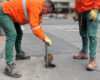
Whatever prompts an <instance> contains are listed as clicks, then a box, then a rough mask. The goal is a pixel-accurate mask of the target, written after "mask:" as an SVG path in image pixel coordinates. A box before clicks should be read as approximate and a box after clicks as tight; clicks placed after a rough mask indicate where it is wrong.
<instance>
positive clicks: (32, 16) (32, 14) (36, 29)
mask: <svg viewBox="0 0 100 80" xmlns="http://www.w3.org/2000/svg"><path fill="white" fill-rule="evenodd" d="M40 13H41V12H40V9H39V8H33V9H30V11H29V22H30V26H31V29H32V32H33V33H34V34H35V35H36V36H37V37H38V38H39V39H41V40H44V39H45V35H44V31H43V30H42V27H41V25H40V24H41V19H40V16H39V15H40Z"/></svg>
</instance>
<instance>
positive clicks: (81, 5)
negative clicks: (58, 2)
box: [75, 0, 100, 13]
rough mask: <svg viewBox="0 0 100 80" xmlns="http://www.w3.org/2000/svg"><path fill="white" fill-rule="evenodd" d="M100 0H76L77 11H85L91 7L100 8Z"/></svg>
mask: <svg viewBox="0 0 100 80" xmlns="http://www.w3.org/2000/svg"><path fill="white" fill-rule="evenodd" d="M99 3H100V0H76V3H75V11H76V12H78V13H83V12H86V11H89V10H91V9H94V8H95V9H99V5H100V4H99Z"/></svg>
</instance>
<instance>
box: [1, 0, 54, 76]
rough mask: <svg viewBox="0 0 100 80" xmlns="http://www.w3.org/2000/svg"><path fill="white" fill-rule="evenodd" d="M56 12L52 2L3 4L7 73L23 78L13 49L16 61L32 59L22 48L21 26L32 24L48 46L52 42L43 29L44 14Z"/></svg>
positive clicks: (20, 0)
mask: <svg viewBox="0 0 100 80" xmlns="http://www.w3.org/2000/svg"><path fill="white" fill-rule="evenodd" d="M53 10H54V4H53V2H52V1H50V0H49V1H44V0H10V1H7V2H4V3H2V6H1V7H0V26H1V27H2V28H3V30H4V32H5V35H6V47H5V54H6V67H5V73H6V74H7V75H9V76H12V77H21V74H20V73H19V72H18V71H15V63H14V62H13V47H14V45H15V49H16V58H15V59H16V60H26V59H30V56H26V55H25V52H23V51H22V48H21V40H22V36H23V32H22V29H21V26H20V25H21V24H26V23H30V26H31V30H32V32H33V33H34V34H35V35H36V36H37V37H38V38H39V39H41V40H42V41H43V42H45V43H47V44H48V46H51V45H52V41H51V40H50V39H49V38H48V37H47V36H46V35H45V34H44V32H43V30H42V27H41V25H40V24H41V16H42V14H47V13H50V12H52V11H53Z"/></svg>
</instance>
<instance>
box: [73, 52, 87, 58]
mask: <svg viewBox="0 0 100 80" xmlns="http://www.w3.org/2000/svg"><path fill="white" fill-rule="evenodd" d="M73 58H74V59H88V53H87V52H80V53H78V54H75V55H74V56H73Z"/></svg>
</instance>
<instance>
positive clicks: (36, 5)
mask: <svg viewBox="0 0 100 80" xmlns="http://www.w3.org/2000/svg"><path fill="white" fill-rule="evenodd" d="M43 5H44V0H26V10H27V14H28V18H29V21H27V20H26V17H25V13H24V10H23V0H10V1H8V2H4V3H3V4H2V9H3V12H4V13H5V14H8V15H9V16H10V17H11V18H12V20H13V21H14V22H16V23H19V24H26V23H30V26H31V29H32V32H33V33H34V34H35V35H36V36H37V37H38V38H40V39H41V40H44V39H45V35H44V32H43V30H42V27H41V26H40V23H41V12H42V8H43Z"/></svg>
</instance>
